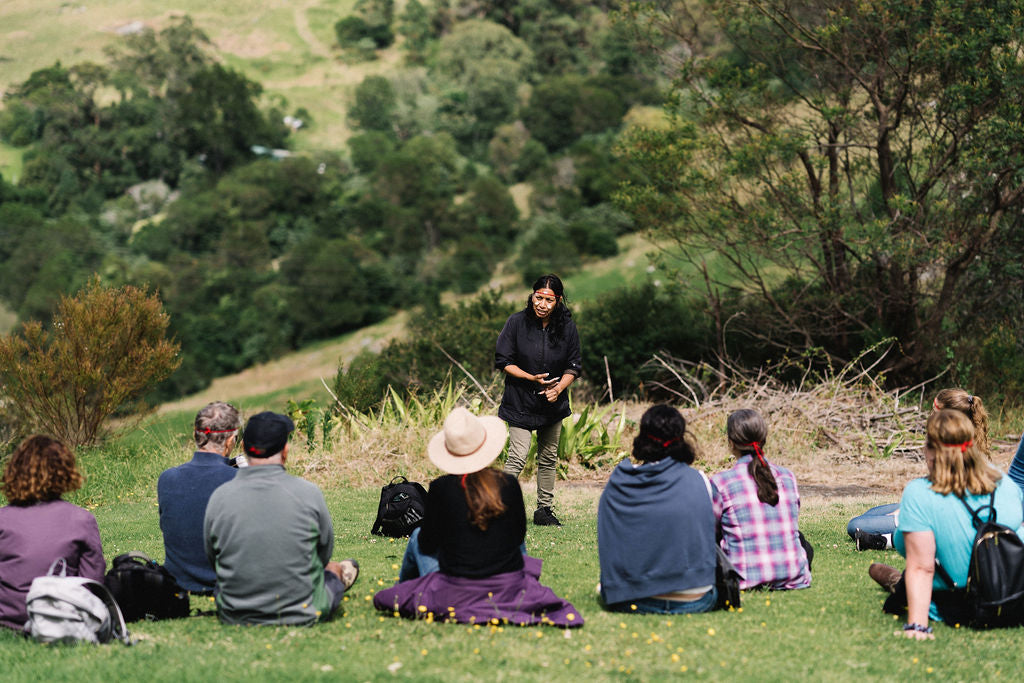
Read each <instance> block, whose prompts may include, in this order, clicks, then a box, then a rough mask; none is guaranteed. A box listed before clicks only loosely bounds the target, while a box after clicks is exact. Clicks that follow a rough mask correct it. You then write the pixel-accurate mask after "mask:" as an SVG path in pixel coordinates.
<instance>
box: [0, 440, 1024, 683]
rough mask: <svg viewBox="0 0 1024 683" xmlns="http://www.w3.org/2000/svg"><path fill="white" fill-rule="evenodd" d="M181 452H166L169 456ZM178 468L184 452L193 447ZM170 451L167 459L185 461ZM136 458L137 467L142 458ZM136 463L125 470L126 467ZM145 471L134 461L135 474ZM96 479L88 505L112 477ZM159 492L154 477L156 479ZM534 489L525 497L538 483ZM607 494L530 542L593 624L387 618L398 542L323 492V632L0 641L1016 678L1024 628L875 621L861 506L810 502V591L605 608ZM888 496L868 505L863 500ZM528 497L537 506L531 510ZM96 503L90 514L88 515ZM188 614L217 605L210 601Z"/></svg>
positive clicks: (478, 662) (338, 663)
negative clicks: (356, 574)
mask: <svg viewBox="0 0 1024 683" xmlns="http://www.w3.org/2000/svg"><path fill="white" fill-rule="evenodd" d="M168 455H170V454H168ZM173 455H177V456H180V457H178V458H177V460H181V459H183V458H184V457H186V453H185V452H184V451H183V452H181V453H180V454H179V453H176V454H173ZM174 462H175V458H174V457H173V456H171V457H168V459H167V461H166V462H160V463H158V465H159V466H158V467H152V468H150V467H146V469H147V470H148V471H151V472H155V471H157V470H158V469H159V467H162V466H164V465H171V464H174ZM136 464H137V463H136ZM121 465H122V466H123V467H124V468H125V469H129V465H130V464H129V463H127V462H125V463H122V464H121ZM131 469H134V466H131ZM98 474H99V473H98V472H96V471H93V473H92V476H93V478H92V480H91V483H90V484H89V486H88V487H87V490H86V491H85V492H83V493H82V494H80V501H79V502H84V501H85V500H88V499H89V498H90V494H89V488H94V487H96V486H98V484H97V482H96V480H97V479H98V478H101V477H102V475H100V476H98ZM136 484H137V485H136V486H133V487H131V488H130V490H129V491H128V493H127V494H126V495H124V496H119V499H118V500H116V501H115V500H109V501H105V502H104V503H103V504H101V505H98V506H97V507H95V509H94V512H95V514H96V516H97V518H98V519H99V522H100V529H101V531H102V534H103V542H104V549H105V554H106V556H107V557H108V558H110V557H113V556H114V555H115V554H117V553H120V552H124V551H126V550H130V549H137V550H143V551H145V552H147V553H148V554H150V555H152V556H153V557H155V558H157V559H161V558H162V557H163V552H162V544H161V537H160V531H159V526H158V519H157V510H156V507H155V497H154V494H153V493H152V492H151V490H150V492H148V493H147V492H145V487H142V488H140V486H142V484H143V482H142V481H138V482H136ZM149 488H150V489H151V488H152V483H151V484H150V487H149ZM528 488H529V487H528ZM598 493H599V490H598V489H595V488H567V487H563V488H561V489H560V491H559V493H558V500H559V503H560V507H559V510H560V514H561V515H562V516H563V521H564V522H565V527H564V528H562V529H550V528H538V527H534V526H532V525H530V527H529V530H528V532H527V547H528V548H529V549H530V550H531V553H532V554H534V555H536V556H539V557H541V558H542V559H543V560H544V563H545V568H544V575H543V577H542V580H543V582H544V583H546V584H547V585H550V586H551V587H552V588H553V589H554V590H555V591H556V592H557V593H558V594H559V595H563V596H565V597H567V598H568V599H569V600H570V601H572V602H573V603H574V605H575V606H576V607H577V609H578V610H579V611H580V613H581V614H582V615H583V616H584V618H585V619H586V625H585V626H584V627H583V628H582V629H578V630H573V631H559V630H555V629H550V628H544V627H530V628H518V627H509V626H482V627H481V626H474V627H468V626H465V625H461V626H460V625H454V624H427V623H425V622H409V621H405V620H401V619H395V618H392V617H391V616H388V615H381V614H378V613H377V612H376V611H374V609H373V608H372V606H371V604H370V599H371V597H372V595H373V593H374V592H375V591H376V590H379V589H380V588H381V587H383V586H387V585H390V584H391V583H392V582H393V581H394V580H395V578H396V576H397V567H398V564H399V563H400V561H401V555H402V552H403V549H404V541H403V540H398V541H394V540H390V539H381V538H377V537H373V536H370V535H369V533H368V530H369V527H370V525H371V523H372V520H373V515H374V513H375V510H376V498H377V495H378V491H377V490H374V489H334V490H328V491H327V493H326V495H327V500H328V506H329V507H330V510H331V513H332V516H333V519H334V525H335V532H336V535H337V541H336V549H335V558H336V559H341V558H344V557H350V556H351V557H356V558H357V559H359V561H360V563H361V565H362V569H361V574H360V578H359V581H358V582H357V583H356V584H355V586H354V587H353V588H352V590H351V591H350V592H349V595H348V596H346V600H345V602H344V603H343V607H344V610H345V613H344V614H343V615H341V616H339V617H338V618H336V619H335V620H334V621H332V622H331V623H328V624H321V625H318V626H316V627H314V628H285V627H271V628H267V627H260V628H239V627H226V626H221V625H220V624H219V623H218V622H217V620H216V618H215V617H212V616H205V617H193V618H189V619H187V620H181V621H169V622H157V623H144V622H143V623H136V624H134V625H132V626H131V630H132V633H133V635H134V637H136V638H138V639H139V642H138V644H136V645H135V646H134V647H131V648H125V647H123V646H121V645H119V644H115V645H107V646H102V647H79V648H68V647H52V648H45V647H43V646H40V645H37V644H35V643H32V642H29V641H25V640H23V639H22V638H21V637H20V636H18V635H15V634H13V633H10V632H3V633H0V660H2V661H3V662H4V678H5V680H9V681H35V680H44V679H46V680H71V679H74V680H76V681H102V680H111V679H114V678H120V677H122V676H124V675H125V672H126V671H135V672H137V673H136V675H138V676H143V677H144V678H145V679H147V680H156V681H180V680H189V681H203V680H216V679H222V680H242V679H254V680H285V679H287V680H299V681H303V680H384V679H391V678H395V679H404V680H425V681H442V680H445V681H450V680H465V681H469V680H478V679H484V678H485V679H490V680H546V679H552V678H556V677H586V678H589V679H593V680H612V679H615V680H637V681H654V680H663V679H665V678H667V677H668V676H671V675H673V674H675V675H679V674H688V675H693V676H697V677H699V678H704V679H710V680H758V681H790V680H794V679H803V680H812V679H813V680H824V681H847V680H863V679H869V680H893V681H896V680H923V679H930V678H936V679H946V680H995V679H999V678H1003V677H1009V676H1014V675H1016V673H1017V668H1018V665H1019V664H1020V663H1021V659H1020V658H1019V657H1016V656H1014V654H1013V653H1015V652H1017V650H1018V647H1017V644H1018V643H1019V638H1020V635H1021V633H1020V632H1019V631H1016V632H1009V631H1003V632H988V633H980V632H970V631H967V630H959V629H958V630H954V629H951V628H948V627H945V626H938V627H937V639H936V640H935V641H934V642H910V641H905V640H902V639H897V638H895V637H893V630H894V628H896V627H897V626H898V623H897V622H896V621H894V620H893V618H892V617H889V616H886V615H884V614H882V612H881V611H880V607H881V602H882V599H883V595H882V593H881V591H880V590H879V589H877V588H876V587H875V586H874V585H873V584H872V582H871V581H870V580H869V579H868V577H867V574H866V567H867V565H868V563H869V562H871V561H872V560H879V559H882V560H884V561H889V562H892V563H893V564H896V565H900V560H899V558H898V557H896V556H895V555H894V554H893V553H858V552H856V551H855V550H854V548H853V545H852V543H851V542H850V541H849V540H848V539H847V538H846V535H845V533H844V531H843V529H844V527H845V523H846V520H847V519H848V518H849V517H850V516H852V515H853V514H855V513H856V512H858V511H860V510H862V509H863V504H852V503H849V502H846V503H843V504H839V503H830V502H828V501H825V500H813V501H805V505H804V511H803V515H802V523H801V526H802V528H803V529H804V531H805V533H806V534H807V536H808V538H809V539H810V541H811V542H812V543H813V544H814V546H815V547H816V549H817V552H816V554H815V560H814V584H813V586H812V587H811V588H809V589H807V590H802V591H793V592H785V593H784V592H779V593H745V594H744V596H743V606H742V610H740V611H739V612H734V613H712V614H706V615H694V616H685V617H672V618H667V617H660V616H640V615H621V614H612V613H607V612H603V611H602V610H601V609H600V607H599V605H598V603H597V600H596V597H595V594H594V585H595V583H596V581H597V580H598V573H599V571H598V563H597V552H596V532H595V528H594V515H595V510H596V503H597V496H598ZM873 502H881V501H864V504H868V503H873ZM528 503H529V501H528ZM90 507H91V505H90ZM193 606H195V607H203V608H209V607H210V603H209V601H208V599H201V598H193Z"/></svg>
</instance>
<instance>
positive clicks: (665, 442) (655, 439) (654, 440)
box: [647, 434, 683, 448]
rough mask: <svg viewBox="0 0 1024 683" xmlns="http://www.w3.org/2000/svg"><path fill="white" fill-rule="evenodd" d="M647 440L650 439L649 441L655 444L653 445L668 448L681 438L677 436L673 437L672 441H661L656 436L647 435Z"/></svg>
mask: <svg viewBox="0 0 1024 683" xmlns="http://www.w3.org/2000/svg"><path fill="white" fill-rule="evenodd" d="M647 438H648V439H650V440H651V441H653V442H655V443H659V444H661V447H662V448H668V447H669V446H671V445H672V444H674V443H675V442H676V441H679V439H681V438H683V437H681V436H677V437H674V438H672V439H662V438H659V437H657V436H654V435H653V434H648V435H647Z"/></svg>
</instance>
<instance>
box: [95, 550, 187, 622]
mask: <svg viewBox="0 0 1024 683" xmlns="http://www.w3.org/2000/svg"><path fill="white" fill-rule="evenodd" d="M103 583H105V584H106V585H107V588H109V589H110V592H111V593H113V594H114V598H115V599H116V600H117V604H119V605H120V606H121V612H122V613H123V614H124V620H125V621H127V622H132V621H139V620H140V619H148V620H150V621H157V620H159V619H178V618H181V617H187V616H188V615H189V603H188V592H187V591H186V590H185V589H184V588H182V587H181V586H179V585H178V582H177V581H175V580H174V576H172V575H171V573H170V572H169V571H167V569H166V568H164V566H163V565H161V564H159V563H157V562H155V561H154V560H153V559H151V558H150V557H149V556H148V555H146V554H145V553H141V552H139V551H137V550H133V551H131V552H127V553H124V554H122V555H118V556H117V557H115V558H114V562H113V564H112V565H111V567H110V571H108V572H107V575H106V577H104V579H103Z"/></svg>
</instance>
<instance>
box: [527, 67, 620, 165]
mask: <svg viewBox="0 0 1024 683" xmlns="http://www.w3.org/2000/svg"><path fill="white" fill-rule="evenodd" d="M627 109H628V107H627V105H626V102H625V101H624V100H623V99H622V98H621V97H620V96H619V95H618V93H616V92H615V91H613V90H609V89H607V88H605V87H603V86H602V85H601V84H600V82H599V81H591V80H589V79H585V78H582V77H579V76H559V77H554V78H549V79H547V80H544V81H541V82H540V83H538V84H537V86H536V87H535V88H534V89H533V94H532V95H531V96H530V105H529V106H528V107H527V108H526V111H524V112H523V122H524V123H526V127H527V128H529V129H530V133H531V134H532V135H533V136H534V137H535V138H537V139H538V140H540V141H541V142H542V143H544V145H545V146H546V147H547V148H548V149H549V150H552V151H554V150H559V149H562V148H564V147H567V146H568V145H570V144H572V143H573V142H574V141H575V140H577V139H578V138H579V137H580V136H581V135H583V134H585V133H599V132H601V131H604V130H607V129H609V128H616V127H618V126H619V124H620V123H621V122H622V117H623V116H624V115H625V113H626V111H627Z"/></svg>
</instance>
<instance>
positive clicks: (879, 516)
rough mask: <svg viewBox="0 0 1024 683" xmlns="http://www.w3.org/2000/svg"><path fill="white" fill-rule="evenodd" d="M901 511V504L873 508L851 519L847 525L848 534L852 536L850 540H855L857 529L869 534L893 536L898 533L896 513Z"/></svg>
mask: <svg viewBox="0 0 1024 683" xmlns="http://www.w3.org/2000/svg"><path fill="white" fill-rule="evenodd" d="M899 509H900V504H899V503H889V504H887V505H879V506H877V507H873V508H871V509H870V510H868V511H867V512H865V513H864V514H862V515H858V516H857V517H854V518H853V519H851V520H850V523H849V524H847V525H846V533H848V534H850V538H853V532H854V531H856V530H857V529H860V530H861V531H863V532H865V533H869V534H891V533H893V532H894V531H896V512H898V511H899Z"/></svg>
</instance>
